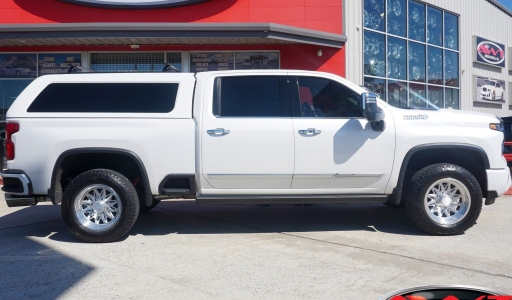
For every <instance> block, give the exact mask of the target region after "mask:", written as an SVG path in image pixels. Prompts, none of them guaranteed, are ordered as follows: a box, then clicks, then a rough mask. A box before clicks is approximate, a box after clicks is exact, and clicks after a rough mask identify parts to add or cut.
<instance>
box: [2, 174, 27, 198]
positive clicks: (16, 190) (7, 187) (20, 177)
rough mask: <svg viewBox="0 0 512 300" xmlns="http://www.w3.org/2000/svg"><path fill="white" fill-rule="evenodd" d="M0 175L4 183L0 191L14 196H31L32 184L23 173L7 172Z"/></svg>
mask: <svg viewBox="0 0 512 300" xmlns="http://www.w3.org/2000/svg"><path fill="white" fill-rule="evenodd" d="M1 175H2V178H3V181H4V186H3V187H2V191H4V192H6V193H9V194H11V195H16V196H28V195H32V182H31V181H30V178H29V177H28V176H27V174H25V172H23V171H18V170H9V171H4V172H2V173H1Z"/></svg>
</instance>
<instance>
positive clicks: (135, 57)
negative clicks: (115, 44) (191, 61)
mask: <svg viewBox="0 0 512 300" xmlns="http://www.w3.org/2000/svg"><path fill="white" fill-rule="evenodd" d="M164 66H165V63H164V53H163V52H146V53H142V52H141V53H91V70H93V71H96V72H161V71H162V70H163V68H164Z"/></svg>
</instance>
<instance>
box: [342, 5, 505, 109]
mask: <svg viewBox="0 0 512 300" xmlns="http://www.w3.org/2000/svg"><path fill="white" fill-rule="evenodd" d="M343 1H347V3H346V14H345V18H346V21H347V22H346V24H347V28H346V34H347V38H348V41H347V43H346V44H345V47H346V66H347V71H346V74H347V79H349V80H350V81H353V82H355V83H357V84H359V85H362V84H363V67H362V65H363V50H362V39H363V21H362V10H363V2H364V0H353V1H349V0H343ZM420 2H424V3H427V4H430V5H433V6H437V7H439V8H442V9H445V10H447V11H450V12H453V13H455V14H458V15H460V17H459V23H460V28H459V32H460V33H459V39H460V40H459V43H460V48H459V49H460V56H461V57H460V61H461V62H460V78H461V86H460V88H461V90H460V92H461V95H460V103H461V109H462V110H472V111H479V112H485V113H490V114H495V115H498V116H501V117H506V116H512V99H511V98H512V97H511V96H512V93H511V91H510V90H509V89H510V87H511V84H509V83H511V82H512V72H510V71H509V64H510V63H511V62H510V59H511V57H512V53H510V49H509V48H508V47H511V46H512V17H511V16H509V15H508V14H506V13H505V12H503V11H502V10H501V9H499V8H498V7H496V6H495V5H494V4H492V3H490V2H489V1H486V0H425V1H420ZM474 35H477V36H480V37H482V38H485V39H488V40H491V41H494V42H497V43H500V44H504V45H505V47H506V55H507V57H506V67H505V68H495V67H488V66H486V65H482V64H476V63H473V51H474V49H473V48H474V47H475V45H473V36H474ZM474 76H485V77H491V78H495V79H499V80H504V81H505V82H506V85H505V87H506V90H507V92H506V97H507V101H508V103H505V104H495V103H489V104H487V103H480V102H473V101H474V99H475V97H476V95H475V94H476V90H475V86H474Z"/></svg>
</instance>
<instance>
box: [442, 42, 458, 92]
mask: <svg viewBox="0 0 512 300" xmlns="http://www.w3.org/2000/svg"><path fill="white" fill-rule="evenodd" d="M444 84H445V85H448V86H459V54H458V53H457V52H453V51H449V50H445V51H444Z"/></svg>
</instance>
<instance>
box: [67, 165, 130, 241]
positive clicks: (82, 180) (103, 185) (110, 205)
mask: <svg viewBox="0 0 512 300" xmlns="http://www.w3.org/2000/svg"><path fill="white" fill-rule="evenodd" d="M61 212H62V217H63V218H64V222H65V223H66V225H67V226H68V228H69V230H70V231H71V233H72V234H73V235H75V236H76V237H77V238H79V239H81V240H83V241H86V242H96V243H108V242H113V241H116V240H118V239H120V238H121V237H123V236H124V235H125V234H126V233H128V231H129V230H130V229H131V228H132V226H133V224H134V223H135V221H136V220H137V216H138V215H139V198H138V197H137V192H136V191H135V188H134V187H133V185H132V184H131V183H130V181H129V180H128V178H126V177H125V176H123V175H122V174H120V173H117V172H115V171H112V170H106V169H96V170H91V171H87V172H85V173H82V174H80V175H78V176H77V177H76V178H75V179H73V180H72V181H71V183H70V184H69V186H68V187H67V188H66V190H65V192H64V195H63V199H62V206H61Z"/></svg>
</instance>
